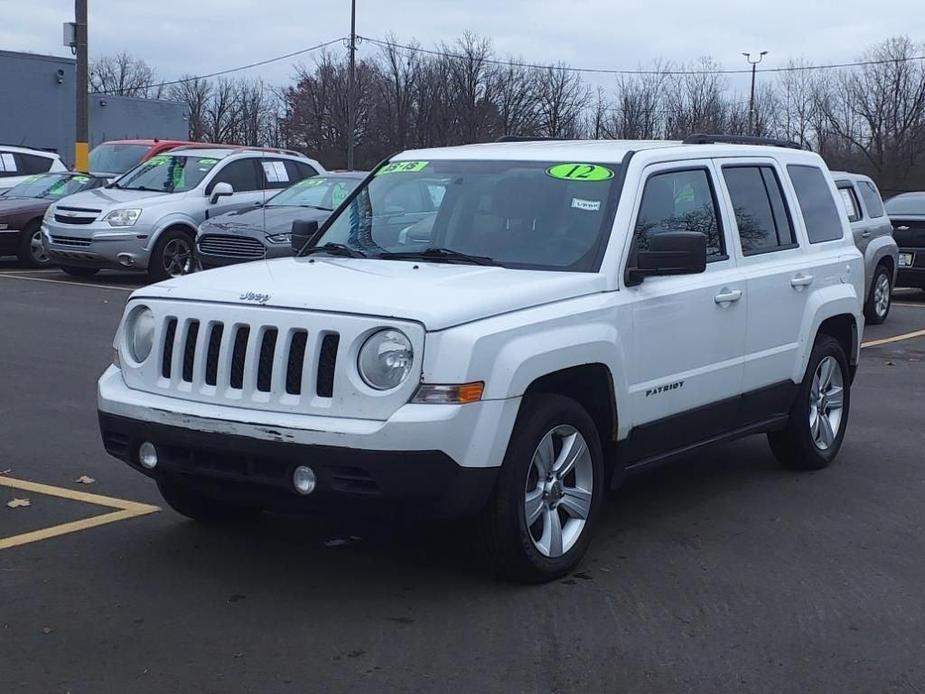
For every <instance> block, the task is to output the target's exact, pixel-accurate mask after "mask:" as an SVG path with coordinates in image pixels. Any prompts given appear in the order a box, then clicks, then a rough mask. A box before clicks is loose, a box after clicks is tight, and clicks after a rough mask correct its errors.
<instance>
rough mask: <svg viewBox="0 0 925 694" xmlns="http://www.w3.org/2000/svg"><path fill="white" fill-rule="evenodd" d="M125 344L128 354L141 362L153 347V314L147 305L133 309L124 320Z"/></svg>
mask: <svg viewBox="0 0 925 694" xmlns="http://www.w3.org/2000/svg"><path fill="white" fill-rule="evenodd" d="M125 346H126V347H127V348H128V353H129V356H131V357H132V359H134V360H135V361H136V362H138V363H141V362H143V361H144V360H145V359H147V358H148V355H149V354H151V349H152V348H153V347H154V314H153V313H152V312H151V309H149V308H148V307H147V306H139V307H138V308H136V309H133V310H132V312H131V314H129V317H128V320H127V321H126V322H125Z"/></svg>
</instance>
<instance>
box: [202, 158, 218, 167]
mask: <svg viewBox="0 0 925 694" xmlns="http://www.w3.org/2000/svg"><path fill="white" fill-rule="evenodd" d="M216 164H218V159H200V160H199V166H206V167H209V168H211V167H213V166H215V165H216Z"/></svg>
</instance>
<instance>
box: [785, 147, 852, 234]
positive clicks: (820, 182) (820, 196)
mask: <svg viewBox="0 0 925 694" xmlns="http://www.w3.org/2000/svg"><path fill="white" fill-rule="evenodd" d="M787 173H789V174H790V180H791V181H792V182H793V188H794V190H796V193H797V201H798V202H799V203H800V212H801V213H802V215H803V223H804V224H805V225H806V234H807V236H809V242H810V243H822V242H823V241H834V240H835V239H840V238H842V236H843V230H842V225H841V219H840V218H839V216H838V208H837V207H835V199H834V198H833V197H832V193H831V192H830V191H829V184H828V181H826V177H825V174H824V173H822V169H820V168H818V167H816V166H807V165H804V164H789V165H788V166H787Z"/></svg>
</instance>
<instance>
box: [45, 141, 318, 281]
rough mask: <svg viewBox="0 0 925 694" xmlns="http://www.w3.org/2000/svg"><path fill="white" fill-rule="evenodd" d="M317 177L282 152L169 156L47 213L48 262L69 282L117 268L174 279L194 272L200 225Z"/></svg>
mask: <svg viewBox="0 0 925 694" xmlns="http://www.w3.org/2000/svg"><path fill="white" fill-rule="evenodd" d="M321 172H324V167H322V166H321V164H319V163H318V162H316V161H314V160H312V159H308V158H307V157H305V156H303V155H301V154H298V153H296V152H288V151H284V150H261V149H244V148H235V147H227V148H224V147H223V148H215V149H202V148H190V149H181V150H172V151H170V152H168V153H165V154H159V155H157V156H154V157H152V158H151V159H148V160H147V161H145V162H143V163H142V164H139V165H138V166H136V167H135V168H134V169H132V170H131V171H128V172H127V173H125V174H124V175H122V176H121V177H120V178H119V179H117V180H116V181H115V182H113V183H111V184H110V185H108V186H106V187H105V188H98V189H96V190H91V191H86V192H83V193H78V194H76V195H71V196H69V197H66V198H63V199H62V200H61V201H59V202H58V203H56V204H54V205H52V206H51V207H49V208H48V211H47V212H46V213H45V218H44V220H43V223H42V230H43V234H42V236H43V241H44V243H45V247H46V250H47V251H48V255H49V257H50V258H51V259H52V260H53V261H54V262H56V263H58V264H59V265H60V266H61V268H62V269H63V270H64V271H65V272H67V273H69V274H72V275H79V276H89V275H93V274H95V273H96V272H98V271H99V270H100V269H101V268H115V269H125V270H140V271H147V273H148V275H149V277H150V278H151V279H152V280H155V281H156V280H162V279H165V278H167V277H177V276H179V275H185V274H187V273H189V272H191V271H192V270H193V267H194V263H193V248H194V243H195V238H196V229H197V227H198V226H199V225H200V224H201V223H202V222H203V221H205V220H206V219H208V218H209V217H214V216H215V215H220V214H223V213H225V212H231V211H232V210H240V209H245V208H249V207H257V206H259V205H262V204H263V203H264V202H265V200H266V198H267V197H268V196H270V195H273V194H274V193H276V192H277V191H278V190H279V189H281V188H285V187H287V186H289V185H290V184H291V183H293V182H295V181H299V180H301V179H303V178H307V177H309V176H314V175H316V174H318V173H321Z"/></svg>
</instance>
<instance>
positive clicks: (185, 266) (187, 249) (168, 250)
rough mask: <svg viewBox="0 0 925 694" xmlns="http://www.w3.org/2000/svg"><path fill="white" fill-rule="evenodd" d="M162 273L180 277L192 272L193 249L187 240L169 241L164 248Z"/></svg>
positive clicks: (176, 239)
mask: <svg viewBox="0 0 925 694" xmlns="http://www.w3.org/2000/svg"><path fill="white" fill-rule="evenodd" d="M163 262H164V273H165V274H166V275H167V276H168V277H182V276H183V275H188V274H189V273H190V272H192V271H193V247H192V244H191V243H190V241H189V239H186V238H175V239H170V240H169V241H168V242H167V244H166V245H165V246H164V261H163Z"/></svg>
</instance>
